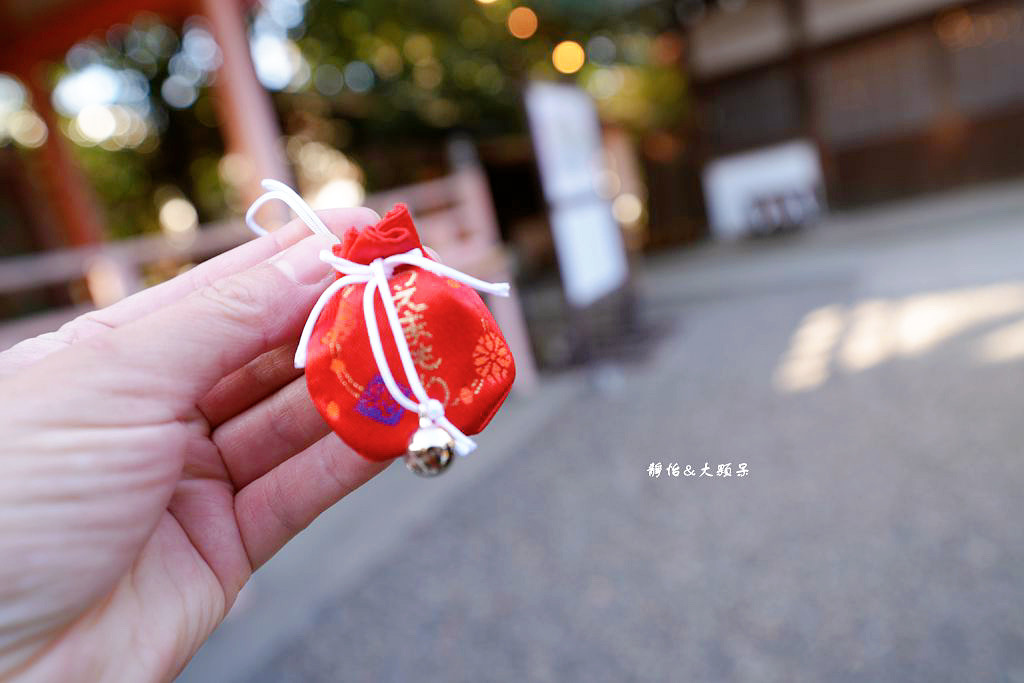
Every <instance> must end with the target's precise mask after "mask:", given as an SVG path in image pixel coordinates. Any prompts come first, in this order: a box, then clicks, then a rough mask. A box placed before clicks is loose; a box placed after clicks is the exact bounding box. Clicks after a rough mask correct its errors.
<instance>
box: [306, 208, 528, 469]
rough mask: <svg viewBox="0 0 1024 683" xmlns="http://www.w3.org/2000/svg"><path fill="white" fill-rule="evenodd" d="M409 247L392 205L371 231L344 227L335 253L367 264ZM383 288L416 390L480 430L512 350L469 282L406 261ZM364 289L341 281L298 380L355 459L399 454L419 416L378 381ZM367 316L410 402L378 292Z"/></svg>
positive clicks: (413, 239)
mask: <svg viewBox="0 0 1024 683" xmlns="http://www.w3.org/2000/svg"><path fill="white" fill-rule="evenodd" d="M412 249H420V250H421V251H423V247H422V245H421V244H420V239H419V236H418V235H417V234H416V228H415V226H414V225H413V222H412V217H411V216H410V215H409V211H408V209H407V208H406V207H405V206H403V205H401V204H399V205H397V206H395V208H394V209H392V210H391V211H390V212H389V213H388V214H387V215H386V216H385V217H384V218H383V219H382V220H381V221H380V222H379V223H378V224H377V225H375V226H373V227H370V228H366V229H364V230H361V231H360V230H357V229H355V228H349V230H348V232H346V233H345V237H344V239H343V240H342V243H341V244H338V245H336V246H335V247H334V254H335V255H336V256H339V257H341V258H344V259H347V260H349V261H353V262H356V263H361V264H369V263H371V262H372V261H374V260H375V259H378V258H386V257H388V256H391V255H394V254H401V253H405V252H407V251H410V250H412ZM423 253H424V256H426V257H427V258H431V257H430V255H429V254H427V253H426V252H425V251H424V252H423ZM339 277H340V274H339ZM388 284H389V286H390V289H391V296H392V298H393V300H394V303H395V309H396V311H397V314H398V319H399V322H400V323H401V326H402V332H403V333H404V335H405V339H406V341H407V343H408V345H409V351H410V352H411V355H412V358H413V361H414V363H415V366H416V371H417V374H418V376H419V379H420V382H421V383H422V384H423V388H424V389H425V390H426V392H427V394H429V395H430V397H431V398H435V399H437V400H438V401H440V402H441V404H442V405H443V406H444V413H445V416H446V417H447V418H448V419H449V420H450V421H451V422H452V424H453V425H455V426H456V427H458V428H459V429H460V430H461V431H462V432H463V433H464V434H467V435H471V434H476V433H478V432H480V431H481V430H482V429H483V428H484V427H486V426H487V423H488V422H490V420H491V418H492V417H493V416H494V414H495V413H496V412H497V411H498V408H500V407H501V404H502V403H503V402H504V401H505V398H506V397H507V396H508V393H509V390H510V389H511V388H512V382H513V380H514V379H515V363H514V361H513V359H512V354H511V352H509V349H508V345H507V344H506V343H505V338H504V337H503V336H502V334H501V330H499V329H498V325H497V324H496V323H495V322H494V318H493V317H492V316H491V313H490V311H489V310H488V309H487V306H485V305H484V302H483V300H481V298H480V295H479V294H477V292H476V291H475V290H474V289H473V288H472V287H469V286H467V285H464V284H461V283H459V282H456V281H455V280H452V279H450V278H447V277H442V276H440V275H437V274H435V273H432V272H429V271H427V270H424V269H422V268H419V267H417V266H413V265H399V266H397V267H396V268H395V269H394V272H393V274H392V275H391V277H390V278H389V281H388ZM365 286H366V285H364V284H352V285H348V286H346V287H343V288H342V289H341V290H340V291H339V292H338V293H337V294H335V295H334V296H333V297H332V299H331V300H330V301H329V302H328V304H327V305H326V306H325V307H324V309H323V311H322V312H321V313H320V316H319V318H318V320H317V322H316V324H315V326H314V328H313V335H312V337H311V338H310V341H309V346H308V347H307V352H306V354H307V355H306V383H307V385H308V387H309V394H310V396H311V397H312V399H313V403H314V405H316V408H317V410H319V411H320V414H321V415H323V417H324V419H325V420H326V421H327V423H328V424H329V425H330V426H331V428H332V429H333V430H334V431H335V432H336V433H337V434H338V436H340V437H341V439H342V440H343V441H344V442H345V443H346V444H348V445H349V446H351V447H352V449H353V450H355V451H356V452H357V453H360V454H361V455H363V456H364V457H366V458H368V459H370V460H379V461H383V460H390V459H392V458H395V457H397V456H399V455H402V454H403V453H405V451H406V448H407V447H408V444H409V439H410V438H411V436H412V434H413V432H414V431H416V429H417V427H418V426H419V416H418V415H417V414H415V413H412V412H410V411H408V410H406V409H405V408H403V407H402V406H401V405H399V404H398V403H397V402H396V401H395V400H394V398H392V396H391V394H390V393H388V390H387V388H386V387H385V385H384V382H383V380H382V379H381V375H380V372H379V370H378V368H377V364H376V362H375V361H374V357H373V353H372V352H371V350H370V342H369V338H368V336H367V329H366V323H365V320H364V314H363V289H364V287H365ZM374 312H375V314H376V319H377V327H378V329H379V330H380V333H381V334H380V336H381V341H382V344H383V347H384V354H385V356H386V358H387V361H388V367H389V368H390V369H391V373H392V374H393V375H394V378H395V381H396V382H397V383H398V384H399V386H400V388H401V389H402V392H403V393H404V394H405V395H406V396H409V397H410V398H413V397H412V392H411V391H409V388H408V381H407V380H405V379H404V378H405V374H404V372H403V370H402V364H401V361H400V360H399V357H398V351H397V349H396V347H395V342H394V339H393V338H392V334H391V328H390V326H389V324H388V320H387V316H386V314H385V312H384V307H383V304H382V303H381V301H380V296H379V294H378V295H376V296H375V297H374Z"/></svg>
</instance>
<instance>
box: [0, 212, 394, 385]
mask: <svg viewBox="0 0 1024 683" xmlns="http://www.w3.org/2000/svg"><path fill="white" fill-rule="evenodd" d="M317 215H319V216H320V217H321V218H322V219H323V220H324V222H325V223H326V224H327V225H328V226H338V227H339V228H342V229H346V228H348V227H350V226H355V227H360V228H361V227H365V226H368V225H373V224H374V223H376V222H377V221H379V220H380V217H379V216H378V215H377V213H376V212H375V211H373V209H368V208H365V207H358V208H347V209H329V210H326V211H318V212H317ZM307 235H309V228H307V227H306V226H305V224H304V223H303V222H302V221H301V220H299V219H297V218H296V219H294V220H292V221H289V222H288V224H287V225H285V226H284V227H282V228H280V229H279V230H275V231H274V232H272V233H270V234H267V235H264V236H262V237H259V238H257V239H254V240H251V241H249V242H246V243H245V244H242V245H240V246H237V247H235V248H234V249H231V250H229V251H226V252H224V253H223V254H220V255H219V256H215V257H214V258H212V259H209V260H208V261H205V262H203V263H201V264H199V265H198V266H196V267H195V268H192V269H191V270H189V271H187V272H185V273H182V274H181V275H179V276H177V277H175V278H172V279H170V280H168V281H166V282H163V283H161V284H159V285H156V286H154V287H150V288H149V289H144V290H142V291H141V292H138V293H137V294H133V295H132V296H130V297H127V298H125V299H122V300H121V301H119V302H117V303H115V304H113V305H111V306H108V307H106V308H102V309H99V310H96V311H90V312H88V313H85V314H83V315H80V316H79V317H77V318H75V319H74V320H72V321H70V322H68V323H66V324H64V325H63V326H62V327H61V328H60V329H58V330H57V331H55V332H49V333H47V334H44V335H41V336H39V337H35V338H32V339H28V340H25V341H23V342H21V343H19V344H16V345H14V346H12V347H11V348H10V349H8V350H7V351H5V352H3V353H0V378H2V377H4V376H6V375H9V374H11V373H13V372H16V371H17V370H20V369H21V368H23V367H26V366H28V365H31V364H32V363H35V362H36V361H38V360H41V359H42V358H45V357H46V356H48V355H50V354H51V353H54V352H56V351H60V350H62V349H65V348H67V347H68V346H71V345H72V344H74V343H75V342H77V341H79V340H82V339H86V338H88V337H92V336H94V335H96V334H98V333H100V332H103V331H106V330H109V329H111V328H116V327H121V326H122V325H126V324H127V323H130V322H133V321H135V320H138V319H139V318H141V317H143V316H144V315H146V314H148V313H152V312H153V311H156V310H158V309H160V308H163V307H164V306H167V305H169V304H172V303H175V302H177V301H180V300H181V299H183V298H184V297H185V296H187V295H188V294H190V293H192V292H194V291H196V290H198V289H202V288H203V287H206V286H208V285H210V284H212V283H213V282H216V281H217V280H220V279H221V278H224V277H227V276H229V275H234V274H235V273H240V272H242V271H243V270H246V269H247V268H251V267H253V266H255V265H256V264H258V263H260V262H262V261H265V260H266V259H268V258H270V257H271V256H273V255H274V254H276V253H278V252H280V251H282V250H283V249H286V248H287V247H289V246H291V245H293V244H295V243H297V242H298V241H299V240H301V239H302V238H304V237H306V236H307Z"/></svg>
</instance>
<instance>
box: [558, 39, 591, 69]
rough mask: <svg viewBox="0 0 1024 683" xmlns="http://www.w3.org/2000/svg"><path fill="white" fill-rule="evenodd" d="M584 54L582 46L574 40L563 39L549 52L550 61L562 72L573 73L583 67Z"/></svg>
mask: <svg viewBox="0 0 1024 683" xmlns="http://www.w3.org/2000/svg"><path fill="white" fill-rule="evenodd" d="M585 61H586V55H585V54H584V53H583V46H582V45H580V44H579V43H577V42H576V41H575V40H563V41H562V42H561V43H559V44H558V45H555V49H554V50H552V52H551V63H552V64H554V65H555V68H556V69H558V70H559V71H561V72H562V73H564V74H574V73H576V72H577V71H579V70H580V69H581V68H583V63H584V62H585Z"/></svg>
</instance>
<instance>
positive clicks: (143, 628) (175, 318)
mask: <svg viewBox="0 0 1024 683" xmlns="http://www.w3.org/2000/svg"><path fill="white" fill-rule="evenodd" d="M321 217H322V218H324V220H325V221H326V222H327V223H328V225H330V226H332V229H336V228H341V229H344V228H346V227H348V226H351V225H357V226H364V225H369V224H371V223H373V222H374V221H375V220H376V216H375V214H373V212H371V211H369V210H366V209H352V210H337V211H332V212H325V213H322V214H321ZM304 230H305V228H304V227H303V226H302V225H301V224H298V223H295V224H290V225H289V226H286V227H285V228H282V229H281V230H279V231H278V232H276V233H274V234H273V235H269V236H266V237H263V238H260V239H258V240H255V241H253V242H250V243H248V244H246V245H243V246H241V247H239V248H237V249H234V250H232V251H231V252H228V253H226V254H224V255H222V256H220V257H218V258H216V259H213V260H211V261H209V262H207V263H205V264H203V265H201V266H199V267H197V268H195V269H193V270H191V271H189V272H188V273H186V274H185V275H182V276H180V277H178V278H176V279H174V280H172V281H170V282H167V283H165V284H163V285H161V286H159V287H156V288H153V289H151V290H148V291H146V292H142V293H141V294H138V295H136V296H134V297H131V298H129V299H126V300H124V301H122V302H120V303H118V304H117V305H115V306H112V307H110V308H107V309H104V310H101V311H98V312H95V313H91V314H87V315H86V316H83V317H82V318H79V319H77V320H75V321H73V322H72V323H69V324H68V325H66V326H65V327H63V328H61V330H59V331H58V332H56V333H52V334H50V335H44V336H42V337H38V338H36V339H32V340H29V341H27V342H23V343H22V344H20V345H18V346H16V347H14V348H12V349H11V350H9V351H7V352H6V353H4V354H0V679H3V678H5V676H16V677H19V678H24V679H26V680H132V681H146V680H165V679H170V678H173V677H174V676H175V675H176V674H177V672H179V671H180V670H181V668H182V667H184V665H185V664H186V663H187V662H188V660H189V658H190V657H191V656H192V655H193V654H194V653H195V651H196V650H197V649H198V648H199V647H200V645H202V643H203V642H204V641H205V640H206V638H207V637H208V636H209V635H210V633H212V631H213V629H214V628H216V626H217V625H218V624H219V623H220V621H221V620H222V619H223V618H224V616H225V615H226V613H227V611H228V609H229V608H230V606H231V604H232V603H233V601H234V599H235V597H236V596H237V594H238V591H239V590H240V589H241V587H242V586H243V585H244V584H245V582H246V580H247V579H248V578H249V576H250V574H251V573H252V571H253V569H254V568H256V567H258V566H260V565H261V564H263V563H264V562H266V560H267V559H269V558H270V557H271V556H272V555H273V554H274V553H275V552H277V550H278V549H279V548H280V547H281V546H282V545H283V544H284V543H285V542H287V541H288V540H289V539H290V538H291V537H292V536H294V535H295V534H296V533H298V532H299V531H300V530H301V529H302V528H304V527H305V526H306V525H307V524H309V523H310V522H311V521H312V520H313V519H314V518H315V517H316V516H317V515H318V514H319V513H320V512H322V511H323V510H324V509H326V508H327V507H329V506H330V505H331V504H333V503H334V502H336V501H337V500H338V499H340V498H341V497H342V496H344V495H345V494H346V493H348V492H349V491H351V490H352V489H354V488H356V487H358V486H359V485H361V484H362V483H363V482H365V481H366V480H368V479H369V478H371V477H372V476H373V475H374V474H376V473H377V472H379V471H380V470H381V469H382V468H383V466H382V465H380V464H377V463H371V462H369V461H366V460H364V459H363V458H361V457H359V456H358V455H356V454H354V453H352V452H351V451H350V450H349V449H347V448H346V447H345V446H344V444H342V443H341V441H340V440H338V439H337V437H335V436H334V435H333V434H330V433H329V429H328V428H327V426H326V425H325V423H324V422H323V420H322V419H321V418H320V416H319V415H318V414H317V413H316V410H315V409H314V408H313V405H312V403H311V402H310V400H309V398H308V395H307V393H306V388H305V383H304V381H303V379H302V378H301V376H300V372H299V371H297V370H295V369H294V368H293V367H292V364H291V358H292V354H293V352H294V340H295V339H296V337H297V336H298V331H299V329H300V328H301V326H302V323H303V322H304V319H305V315H306V312H307V311H308V310H309V309H310V307H311V306H312V304H313V302H314V301H315V299H316V297H317V296H318V295H319V293H320V292H321V291H322V290H323V288H324V286H325V285H326V284H327V282H328V278H329V277H330V275H331V271H330V269H329V268H328V267H327V266H326V265H324V264H322V263H321V262H320V261H319V259H318V258H317V257H316V254H317V252H318V251H319V250H320V249H321V248H324V247H325V246H326V243H325V242H324V241H323V239H322V238H317V237H308V238H306V239H304V240H301V241H300V238H301V237H302V235H303V232H304ZM285 247H287V249H286V250H285V251H283V252H281V249H282V248H285ZM279 252H280V253H279ZM275 254H276V256H275Z"/></svg>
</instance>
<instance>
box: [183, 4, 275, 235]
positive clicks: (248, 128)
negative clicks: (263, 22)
mask: <svg viewBox="0 0 1024 683" xmlns="http://www.w3.org/2000/svg"><path fill="white" fill-rule="evenodd" d="M200 6H201V8H202V12H203V14H204V15H205V16H206V18H207V20H209V22H210V27H211V30H212V32H213V37H214V39H215V40H216V41H217V45H218V46H219V47H220V51H221V60H222V62H221V66H220V69H219V70H218V72H217V80H216V82H215V83H214V89H215V93H216V98H215V102H216V107H217V115H218V118H219V119H220V122H221V127H222V130H223V135H224V140H225V146H226V147H227V150H228V152H229V153H232V154H237V155H239V158H240V159H242V160H243V161H244V162H245V163H244V164H243V165H242V166H241V167H242V169H243V170H242V177H240V178H239V188H238V189H239V190H240V191H241V193H242V198H243V199H244V201H245V202H246V203H247V204H248V203H250V202H252V201H253V200H254V199H256V198H257V197H258V196H260V195H261V194H263V189H262V188H261V187H260V181H261V180H263V179H264V178H274V179H276V180H280V181H282V182H285V183H288V184H289V185H290V184H292V178H291V173H290V172H289V170H288V164H287V163H286V160H285V155H284V149H283V147H282V145H281V131H280V129H279V127H278V125H277V117H276V115H275V114H274V105H273V102H272V101H271V99H270V95H269V94H268V93H267V91H266V89H264V87H263V85H262V84H261V83H260V82H259V79H258V78H257V77H256V70H255V68H254V67H253V64H252V57H251V53H250V51H249V37H248V31H247V29H246V22H245V14H244V12H243V7H242V0H200ZM265 211H267V212H268V213H269V212H271V211H277V214H276V215H275V216H274V218H275V219H278V218H283V217H285V216H286V213H285V210H284V209H283V208H281V207H279V206H277V205H276V204H271V205H268V207H267V208H266V209H265Z"/></svg>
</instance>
